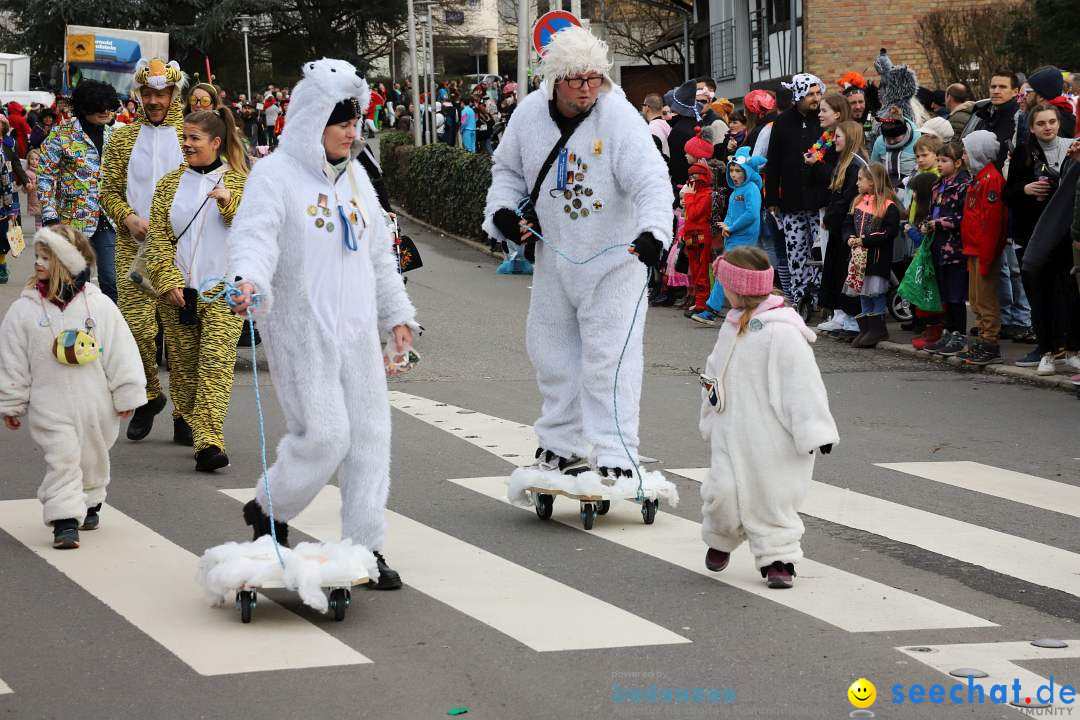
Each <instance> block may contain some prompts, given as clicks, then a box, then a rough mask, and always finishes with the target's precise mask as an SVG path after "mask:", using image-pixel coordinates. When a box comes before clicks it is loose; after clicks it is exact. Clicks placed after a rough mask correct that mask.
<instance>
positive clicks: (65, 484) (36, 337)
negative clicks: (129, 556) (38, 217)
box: [0, 226, 146, 549]
mask: <svg viewBox="0 0 1080 720" xmlns="http://www.w3.org/2000/svg"><path fill="white" fill-rule="evenodd" d="M34 239H35V244H34V252H35V256H36V257H35V262H34V275H33V276H32V277H31V278H30V280H29V281H28V283H27V286H26V287H25V288H24V289H23V291H22V293H21V294H20V295H19V298H18V299H17V300H16V301H15V302H14V303H12V305H11V307H10V308H9V309H8V311H7V314H6V315H5V316H4V321H3V324H0V415H2V416H3V417H4V424H5V425H7V427H8V428H10V429H11V430H17V429H19V427H20V426H21V425H22V422H21V420H20V418H21V417H22V416H23V415H26V414H27V413H29V424H30V435H31V436H32V437H33V439H34V442H36V443H37V444H38V445H39V446H41V448H42V450H43V451H44V453H45V465H46V471H45V478H44V480H42V482H41V487H40V488H39V489H38V499H39V500H41V503H42V505H43V516H44V521H45V524H46V525H52V527H53V547H56V548H61V549H70V548H77V547H79V529H80V526H81V529H83V530H94V529H96V528H97V526H98V511H99V510H101V503H102V502H104V500H105V487H106V486H107V485H108V484H109V449H110V448H112V446H113V443H115V442H116V436H117V434H118V433H119V432H120V420H121V418H127V417H131V414H132V412H133V411H134V410H135V408H137V407H141V406H142V405H145V404H146V375H145V374H144V372H143V365H142V360H141V358H140V355H139V348H138V346H137V345H136V344H135V338H134V337H133V336H132V334H131V330H129V329H128V326H127V323H126V322H124V318H123V316H122V315H121V314H120V311H119V310H118V309H117V307H116V305H114V304H113V301H112V300H110V299H109V298H107V297H106V296H105V295H104V294H103V293H102V292H101V290H99V289H98V287H97V286H96V285H94V284H93V283H90V282H88V281H87V280H88V278H89V277H90V270H89V268H91V267H93V266H94V251H93V250H92V249H91V247H90V242H89V241H88V240H87V239H86V237H85V236H84V235H82V233H80V232H78V231H77V230H75V229H73V228H70V227H66V226H56V227H52V228H48V227H46V228H42V229H40V230H38V231H37V234H36V235H35V236H34ZM54 341H56V342H55V343H54Z"/></svg>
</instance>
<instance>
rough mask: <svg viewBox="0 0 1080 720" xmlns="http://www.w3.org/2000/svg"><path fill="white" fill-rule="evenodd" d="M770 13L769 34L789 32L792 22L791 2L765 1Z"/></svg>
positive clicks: (767, 10) (781, 0)
mask: <svg viewBox="0 0 1080 720" xmlns="http://www.w3.org/2000/svg"><path fill="white" fill-rule="evenodd" d="M765 9H766V12H767V13H768V20H769V32H771V33H773V32H779V31H780V30H789V29H790V22H791V0H765Z"/></svg>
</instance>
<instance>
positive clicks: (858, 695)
mask: <svg viewBox="0 0 1080 720" xmlns="http://www.w3.org/2000/svg"><path fill="white" fill-rule="evenodd" d="M847 696H848V700H850V701H851V704H852V705H854V706H855V707H857V708H868V707H870V706H871V705H873V704H874V700H876V699H877V688H875V687H874V683H872V682H870V681H869V680H867V679H866V678H859V679H858V680H856V681H855V682H853V683H851V687H849V688H848V689H847Z"/></svg>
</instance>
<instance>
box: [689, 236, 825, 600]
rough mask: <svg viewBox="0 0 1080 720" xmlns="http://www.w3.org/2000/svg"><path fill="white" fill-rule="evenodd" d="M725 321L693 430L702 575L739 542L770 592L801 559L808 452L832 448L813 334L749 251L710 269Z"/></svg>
mask: <svg viewBox="0 0 1080 720" xmlns="http://www.w3.org/2000/svg"><path fill="white" fill-rule="evenodd" d="M715 267H716V276H717V280H718V281H719V282H720V283H722V284H723V287H724V294H725V295H726V296H727V299H728V302H730V303H731V306H732V307H733V308H735V309H734V310H732V311H731V312H729V313H728V315H727V318H726V321H725V322H724V324H723V327H722V328H721V330H720V335H719V337H718V338H717V340H716V346H715V347H714V348H713V351H712V354H711V355H709V359H708V362H707V363H706V365H705V373H704V375H703V376H702V386H703V389H702V404H701V422H700V429H701V434H702V436H703V437H704V438H705V439H706V440H708V441H709V442H710V444H711V445H712V452H711V460H710V467H709V474H708V476H707V477H706V479H705V481H704V482H703V483H702V485H701V499H702V508H701V512H702V515H703V516H704V519H703V521H702V525H701V535H702V538H703V539H704V540H705V544H706V545H708V546H709V550H708V553H707V554H706V556H705V565H706V567H708V569H710V570H712V571H714V572H719V571H721V570H723V569H724V568H725V567H727V564H728V560H729V557H730V553H731V551H732V550H734V549H735V548H736V547H738V546H739V545H740V544H742V542H743V540H749V542H750V552H752V553H753V555H754V560H755V565H756V566H757V567H758V568H759V569H760V570H761V575H762V577H764V578H765V579H766V581H767V582H768V585H769V587H772V588H787V587H791V585H792V581H793V578H794V575H795V568H794V564H795V563H797V562H798V561H799V560H801V559H802V556H803V555H802V547H801V545H800V540H801V539H802V535H803V532H804V530H805V528H804V527H803V523H802V519H801V518H800V517H799V506H800V505H801V504H802V500H803V498H804V497H805V496H806V490H807V488H808V487H809V483H810V479H811V478H812V476H813V474H814V450H817V449H819V448H820V450H821V452H823V453H828V452H830V451H831V450H832V446H833V445H835V444H836V443H837V442H839V435H838V434H837V430H836V423H835V422H834V421H833V418H832V415H831V414H830V412H829V399H828V396H827V395H826V392H825V385H824V383H823V382H822V381H821V373H820V372H819V371H818V367H817V362H816V361H815V360H814V353H813V351H812V350H811V349H810V343H812V342H814V339H815V335H814V333H813V331H811V330H810V329H808V328H807V327H806V325H805V324H804V323H803V321H802V318H800V317H799V315H798V313H796V312H795V310H793V309H792V308H789V307H784V301H783V298H782V297H780V296H777V295H772V294H771V292H772V288H773V269H772V268H771V267H770V266H769V261H768V257H767V256H766V255H765V253H764V252H763V251H762V250H760V249H758V248H756V247H749V246H747V247H740V248H736V249H734V250H731V251H730V252H728V253H727V254H725V256H724V257H723V258H721V259H720V260H718V261H717V262H716V265H715Z"/></svg>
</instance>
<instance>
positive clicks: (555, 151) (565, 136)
mask: <svg viewBox="0 0 1080 720" xmlns="http://www.w3.org/2000/svg"><path fill="white" fill-rule="evenodd" d="M574 130H577V125H576V124H575V125H574V126H573V127H572V128H569V129H568V130H567V131H566V132H563V133H562V135H560V136H559V141H558V142H556V143H555V145H554V146H553V147H552V148H551V152H549V153H548V156H547V159H546V160H544V164H543V165H541V166H540V173H539V174H538V175H537V176H536V182H534V183H533V186H532V192H530V193H529V204H530V205H532V206H533V207H536V200H537V198H539V197H540V185H541V184H542V183H543V182H544V178H545V177H547V174H548V170H550V169H551V166H552V164H554V162H555V158H557V157H558V156H559V151H560V150H562V149H563V148H564V147H566V143H568V142H570V136H571V135H573V134H574Z"/></svg>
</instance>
